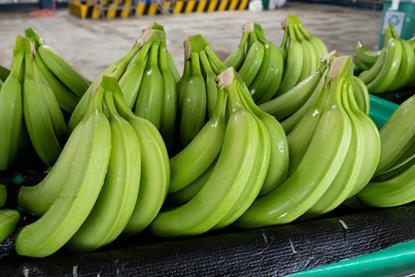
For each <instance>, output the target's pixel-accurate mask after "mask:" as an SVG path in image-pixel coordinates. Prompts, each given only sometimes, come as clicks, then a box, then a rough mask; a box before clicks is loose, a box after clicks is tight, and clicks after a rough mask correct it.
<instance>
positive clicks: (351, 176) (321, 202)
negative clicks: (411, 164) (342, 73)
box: [305, 83, 373, 217]
mask: <svg viewBox="0 0 415 277" xmlns="http://www.w3.org/2000/svg"><path fill="white" fill-rule="evenodd" d="M350 86H352V84H349V83H345V84H343V89H342V95H341V96H342V106H343V107H344V109H345V110H346V113H347V115H348V116H349V119H350V122H351V126H352V135H351V140H350V146H349V150H348V152H347V155H346V158H345V160H344V162H343V164H342V165H341V168H340V170H339V173H338V174H337V175H336V177H335V178H334V180H333V182H332V183H331V185H330V186H329V188H328V189H327V190H326V192H325V193H324V194H323V195H322V196H321V197H320V198H319V199H318V201H317V202H316V203H315V204H314V205H313V206H312V207H311V208H310V209H309V210H308V211H307V212H306V214H305V217H315V216H319V215H322V214H325V213H328V212H330V211H332V210H333V209H335V208H336V207H337V206H339V205H340V204H341V203H342V202H343V201H344V200H346V199H347V198H348V197H349V195H350V193H351V191H352V190H353V188H354V187H355V186H356V184H357V182H358V180H359V173H360V172H361V171H362V168H364V167H365V166H366V165H365V163H366V160H365V158H366V156H365V154H367V152H366V151H365V150H366V144H365V142H366V138H365V137H366V133H365V130H364V125H363V124H362V123H361V122H360V121H359V118H357V116H356V115H355V114H354V113H353V111H352V108H351V107H350V105H349V95H348V94H349V92H351V93H352V90H350ZM372 173H373V172H372Z"/></svg>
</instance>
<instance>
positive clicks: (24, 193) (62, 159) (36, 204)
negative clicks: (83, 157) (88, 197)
mask: <svg viewBox="0 0 415 277" xmlns="http://www.w3.org/2000/svg"><path fill="white" fill-rule="evenodd" d="M85 128H86V126H85V124H84V122H81V123H80V124H78V125H77V126H76V128H75V129H74V130H73V132H72V133H71V135H70V137H69V139H68V141H67V142H66V144H65V146H64V148H63V150H62V152H61V154H60V155H59V157H58V159H57V160H56V162H55V164H54V165H53V167H52V168H51V170H50V171H49V172H48V174H47V175H46V176H45V178H43V180H42V181H41V182H39V183H38V184H37V185H35V186H30V187H28V186H22V187H20V189H19V193H18V196H17V203H18V204H19V207H20V208H21V209H23V211H25V212H26V213H29V214H32V215H35V216H42V215H43V214H44V213H46V212H47V211H48V210H49V208H50V207H51V206H52V204H53V203H54V202H55V200H56V198H57V197H58V196H59V193H60V191H61V190H62V187H63V185H64V184H65V183H64V182H62V180H67V179H68V178H69V176H70V173H71V168H72V162H73V160H74V159H75V157H76V155H77V151H78V149H80V147H81V146H80V145H81V143H82V142H83V141H84V140H86V139H87V136H88V135H90V133H89V132H88V131H87V130H86V129H85Z"/></svg>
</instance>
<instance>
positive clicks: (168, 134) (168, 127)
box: [159, 44, 177, 149]
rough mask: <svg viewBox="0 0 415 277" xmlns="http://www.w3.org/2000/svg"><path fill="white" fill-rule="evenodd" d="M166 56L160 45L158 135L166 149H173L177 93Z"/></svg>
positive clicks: (165, 50)
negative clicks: (160, 105) (160, 98)
mask: <svg viewBox="0 0 415 277" xmlns="http://www.w3.org/2000/svg"><path fill="white" fill-rule="evenodd" d="M167 54H168V52H167V48H166V46H165V45H164V44H162V45H161V47H160V52H159V65H160V71H161V76H162V78H163V109H162V110H161V118H160V133H161V135H162V136H163V138H164V141H165V142H166V144H167V146H168V149H174V144H175V141H176V114H177V91H176V80H175V77H174V75H173V74H172V73H171V71H170V68H169V65H168V58H167V57H168V55H167Z"/></svg>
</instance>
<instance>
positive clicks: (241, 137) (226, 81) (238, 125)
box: [150, 69, 260, 237]
mask: <svg viewBox="0 0 415 277" xmlns="http://www.w3.org/2000/svg"><path fill="white" fill-rule="evenodd" d="M233 77H234V71H233V69H230V70H227V71H225V72H223V73H222V74H221V75H219V76H218V79H219V85H220V86H221V87H225V90H226V87H229V86H232V85H234V84H235V82H232V81H233ZM231 106H232V113H231V114H230V116H229V120H228V123H227V126H226V131H225V138H224V143H223V147H222V151H221V153H220V155H219V158H218V161H217V163H216V165H215V167H214V169H213V171H212V173H211V175H210V177H209V179H208V180H207V182H206V184H205V185H204V186H203V188H202V189H201V190H200V191H199V192H198V193H197V194H196V195H195V196H194V197H193V198H192V199H191V200H190V201H189V202H187V203H186V204H184V205H182V206H179V207H177V208H174V209H172V210H168V211H164V212H161V213H160V214H159V215H158V216H157V217H156V219H155V220H154V222H153V223H152V224H151V229H150V230H151V232H152V233H154V234H155V235H157V236H163V237H173V236H184V235H197V234H201V233H204V232H206V231H208V230H210V229H211V228H212V227H214V226H215V225H216V224H218V222H219V221H220V220H221V219H222V218H223V217H224V216H225V214H226V213H227V212H228V211H230V210H231V209H232V207H233V206H234V204H235V203H236V202H237V200H238V198H239V196H240V195H241V193H242V191H243V190H244V188H245V186H246V184H247V183H248V181H249V179H250V175H251V172H252V170H253V169H254V167H255V158H256V156H257V155H256V154H257V150H258V147H259V144H260V138H259V129H258V124H257V122H256V120H255V118H254V116H253V115H251V114H250V112H248V111H247V110H246V109H244V108H243V106H242V103H240V102H236V103H231Z"/></svg>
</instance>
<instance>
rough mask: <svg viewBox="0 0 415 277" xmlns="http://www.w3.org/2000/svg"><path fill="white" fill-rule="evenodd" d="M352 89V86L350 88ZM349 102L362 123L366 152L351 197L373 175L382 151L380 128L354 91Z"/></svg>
mask: <svg viewBox="0 0 415 277" xmlns="http://www.w3.org/2000/svg"><path fill="white" fill-rule="evenodd" d="M354 78H355V77H354ZM349 89H350V88H349ZM348 96H349V104H350V107H351V109H352V111H353V112H354V113H355V115H357V117H358V119H359V121H360V124H361V125H362V127H363V131H362V133H364V137H363V138H364V143H365V149H364V151H365V153H364V157H365V158H364V159H365V163H364V166H362V167H361V168H360V172H359V178H358V180H357V182H356V185H355V186H354V188H353V189H352V191H351V192H350V194H349V198H350V197H352V196H355V195H356V194H357V193H358V192H360V191H361V190H362V189H363V188H364V187H365V186H366V185H367V184H368V183H369V181H370V179H371V178H372V177H373V174H374V173H375V171H376V168H377V166H378V164H379V159H380V153H381V144H380V143H381V142H380V136H379V132H378V129H377V127H376V125H375V123H374V122H373V120H372V119H370V118H369V117H368V115H367V114H365V113H364V112H363V111H362V110H361V109H360V107H359V105H358V103H357V101H356V99H355V97H354V95H353V93H352V92H350V93H349V94H348Z"/></svg>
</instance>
